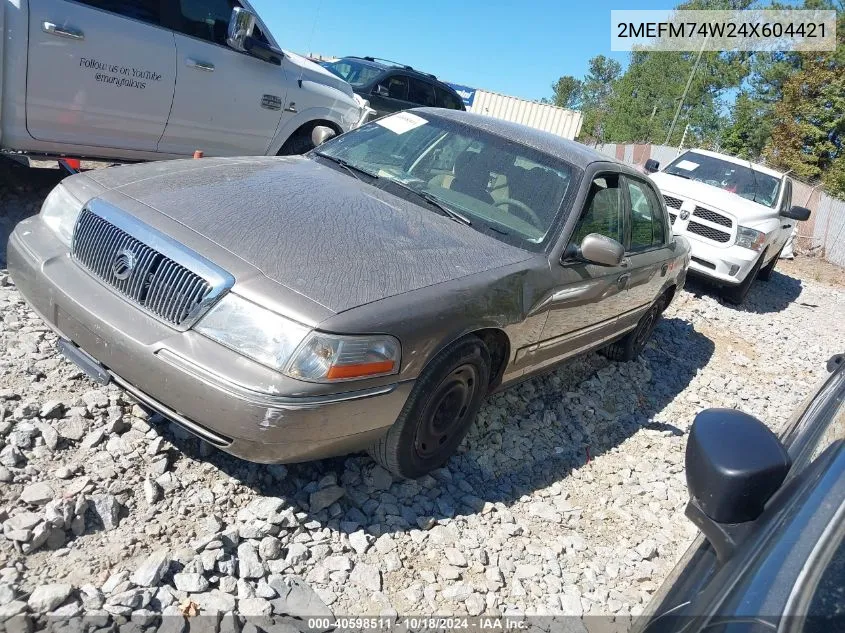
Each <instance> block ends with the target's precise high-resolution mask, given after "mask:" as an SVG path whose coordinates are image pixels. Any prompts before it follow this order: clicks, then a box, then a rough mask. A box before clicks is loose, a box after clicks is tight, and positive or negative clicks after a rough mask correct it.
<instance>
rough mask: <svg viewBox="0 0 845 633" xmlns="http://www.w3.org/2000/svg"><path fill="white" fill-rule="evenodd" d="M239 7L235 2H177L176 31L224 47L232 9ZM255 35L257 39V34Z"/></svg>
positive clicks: (235, 0)
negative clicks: (177, 21) (177, 22)
mask: <svg viewBox="0 0 845 633" xmlns="http://www.w3.org/2000/svg"><path fill="white" fill-rule="evenodd" d="M240 6H241V4H240V2H238V1H237V0H179V15H178V16H177V18H178V20H179V24H178V25H177V27H178V28H177V30H178V31H179V32H181V33H184V34H185V35H190V36H192V37H198V38H199V39H201V40H207V41H209V42H213V43H215V44H220V45H221V46H226V35H227V33H228V30H229V18H230V17H231V16H232V9H234V8H235V7H240ZM255 35H256V37H259V33H256V34H255ZM260 36H263V34H260Z"/></svg>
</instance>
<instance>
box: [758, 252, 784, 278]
mask: <svg viewBox="0 0 845 633" xmlns="http://www.w3.org/2000/svg"><path fill="white" fill-rule="evenodd" d="M781 251H783V248H781V249H780V250H779V251H778V253H777V255H775V256H774V257H772V261H770V262H769V263H768V264H766V265H765V266H763V267H762V268H761V269H760V272H759V273H757V279H759V280H760V281H769V280H770V279H771V278H772V273H773V272H775V266H777V265H778V260H779V259H780V254H781Z"/></svg>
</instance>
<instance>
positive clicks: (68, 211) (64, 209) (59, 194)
mask: <svg viewBox="0 0 845 633" xmlns="http://www.w3.org/2000/svg"><path fill="white" fill-rule="evenodd" d="M82 207H83V203H82V202H81V201H79V200H77V199H76V198H75V197H73V196H72V195H71V194H70V192H69V191H68V190H67V189H65V187H64V185H62V184H61V183H60V184H58V185H56V187H55V188H54V189H53V190H52V191H51V192H50V193H49V195H48V196H47V198H46V200H44V204H43V205H41V219H42V220H43V221H44V224H46V225H47V226H49V227H50V229H51V230H52V231H53V233H55V234H56V237H58V238H59V239H60V240H61V241H62V242H64V244H65V245H66V246H70V243H71V241H72V240H73V229H74V227H75V226H76V220H77V219H78V218H79V214H80V213H82Z"/></svg>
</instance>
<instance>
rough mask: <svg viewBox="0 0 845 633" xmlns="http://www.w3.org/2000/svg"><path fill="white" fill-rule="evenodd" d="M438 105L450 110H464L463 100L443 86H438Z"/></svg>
mask: <svg viewBox="0 0 845 633" xmlns="http://www.w3.org/2000/svg"><path fill="white" fill-rule="evenodd" d="M437 107H438V108H449V109H450V110H463V102H462V101H460V100H459V99H458V98H457V97H456V96H455V95H453V94H452V93H451V92H449V91H448V90H443V88H437Z"/></svg>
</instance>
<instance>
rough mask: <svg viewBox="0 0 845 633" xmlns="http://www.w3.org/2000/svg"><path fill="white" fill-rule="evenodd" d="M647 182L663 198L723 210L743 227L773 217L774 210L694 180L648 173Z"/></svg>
mask: <svg viewBox="0 0 845 633" xmlns="http://www.w3.org/2000/svg"><path fill="white" fill-rule="evenodd" d="M651 179H652V180H653V181H654V183H655V184H656V185H657V186H658V188H659V189H660V192H661V193H663V194H665V195H668V196H672V195H675V196H680V197H682V198H689V199H690V200H694V201H695V202H696V203H698V204H700V205H701V206H703V207H707V208H708V209H713V210H715V211H725V212H726V213H729V214H731V215H733V216H734V217H735V218H736V219H737V220H738V221H739V223H740V224H745V225H746V226H748V225H749V223H751V222H757V221H759V220H765V219H768V218H772V217H774V216H776V215H777V211H776V210H775V209H772V208H769V207H767V206H766V205H764V204H760V203H758V202H754V201H753V200H748V199H747V198H743V197H742V196H738V195H736V194H735V193H731V192H729V191H725V190H724V189H719V187H714V186H713V185H708V184H706V183H703V182H698V181H697V180H688V179H686V178H680V177H678V176H673V175H671V174H667V173H665V172H657V173H654V174H651Z"/></svg>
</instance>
